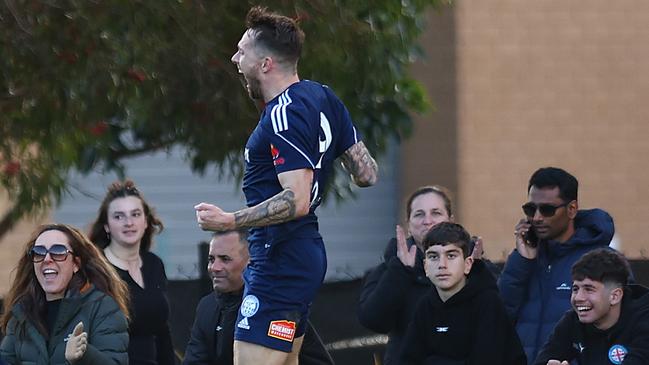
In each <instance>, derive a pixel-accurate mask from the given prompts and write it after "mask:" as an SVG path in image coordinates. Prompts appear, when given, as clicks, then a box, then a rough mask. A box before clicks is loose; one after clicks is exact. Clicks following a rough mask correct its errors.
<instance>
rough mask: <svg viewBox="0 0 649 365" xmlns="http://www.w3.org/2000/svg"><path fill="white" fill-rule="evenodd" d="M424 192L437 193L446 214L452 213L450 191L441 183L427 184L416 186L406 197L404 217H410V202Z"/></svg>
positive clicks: (450, 214)
mask: <svg viewBox="0 0 649 365" xmlns="http://www.w3.org/2000/svg"><path fill="white" fill-rule="evenodd" d="M425 194H437V195H439V197H440V198H442V200H444V208H446V213H448V216H449V217H450V216H452V215H453V206H452V205H453V204H452V201H451V192H450V191H449V190H448V189H447V188H445V187H443V186H441V185H427V186H421V187H419V188H417V190H415V191H414V192H413V193H412V194H410V196H409V197H408V201H407V203H406V218H407V219H410V213H412V202H413V201H414V200H415V199H416V198H417V197H418V196H421V195H425Z"/></svg>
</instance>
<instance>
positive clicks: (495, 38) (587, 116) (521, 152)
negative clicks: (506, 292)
mask: <svg viewBox="0 0 649 365" xmlns="http://www.w3.org/2000/svg"><path fill="white" fill-rule="evenodd" d="M451 19H452V20H451ZM430 24H431V26H430V28H429V31H428V32H427V35H426V37H425V40H424V46H425V48H426V51H427V52H428V54H429V57H430V60H428V61H426V62H425V63H422V64H419V65H417V67H416V70H417V73H418V74H423V75H426V76H425V77H424V78H423V80H424V81H425V82H426V83H427V85H428V87H429V90H430V91H431V95H432V97H433V99H434V100H435V102H436V104H437V109H438V112H437V113H433V114H430V115H427V116H423V117H421V118H419V120H418V125H417V129H416V130H415V134H414V137H413V138H412V139H411V140H410V141H408V143H406V145H405V146H404V147H403V148H402V153H403V155H402V159H403V160H404V169H403V174H404V176H405V177H404V181H405V182H406V183H404V184H403V185H402V196H403V198H405V196H406V195H407V193H409V192H410V191H412V188H413V187H414V186H418V185H422V184H426V183H447V184H450V185H451V188H454V189H455V192H456V195H457V200H458V206H457V212H458V214H457V217H458V219H459V221H460V222H461V223H463V224H464V225H466V226H467V227H468V228H469V230H470V231H472V232H474V233H477V234H480V235H482V236H484V238H485V240H486V244H487V250H488V255H489V256H490V257H491V258H492V259H496V260H500V259H502V258H504V255H505V254H506V253H507V252H509V251H510V250H511V247H512V246H513V240H512V232H513V227H514V224H515V222H516V221H517V220H518V219H519V217H520V216H521V214H520V206H521V205H522V203H524V202H525V201H526V191H525V189H526V186H527V179H528V178H529V176H530V174H531V173H532V172H533V171H534V170H535V169H536V168H538V167H541V166H548V165H555V166H559V167H563V168H565V169H567V170H568V171H570V172H572V173H573V174H574V175H575V176H576V177H577V178H578V179H579V181H580V200H579V201H580V206H581V207H582V208H591V207H601V208H604V209H606V210H607V211H609V212H610V213H611V214H612V215H613V217H614V219H615V223H616V228H617V237H616V240H617V241H618V242H619V245H620V248H621V250H622V251H624V252H625V253H626V254H627V255H628V256H630V257H632V258H640V257H642V256H644V250H643V247H645V246H647V243H648V242H647V241H649V239H647V238H646V236H647V235H646V234H645V231H646V228H645V227H646V226H647V224H646V222H647V221H649V202H648V199H646V198H645V197H644V195H643V194H642V193H643V192H644V190H645V188H646V187H647V186H649V169H647V164H648V162H649V161H648V157H647V156H649V144H648V143H647V138H648V137H649V120H648V119H649V103H647V102H646V101H645V100H644V99H645V98H646V96H647V95H649V63H647V62H646V60H647V59H649V27H647V26H646V25H647V24H649V2H646V1H639V0H638V1H620V2H609V1H590V2H587V3H585V2H570V1H568V2H559V1H549V0H544V1H516V0H488V1H457V2H455V6H454V7H453V8H451V9H446V10H445V11H444V12H442V14H441V15H440V14H431V17H430ZM448 26H452V27H453V29H449V28H448ZM441 37H447V38H446V39H447V40H451V39H452V40H453V41H454V45H449V44H446V46H443V47H441V46H440V44H444V39H442V40H440V38H441ZM444 60H454V61H455V62H446V63H445V62H444ZM451 78H453V79H454V85H449V82H450V79H451ZM452 124H455V127H452V126H451V125H452ZM436 128H447V129H453V128H455V129H456V130H455V138H454V139H452V136H449V135H438V136H434V135H431V134H430V131H431V130H434V129H436ZM449 139H450V140H451V141H452V143H455V146H456V149H455V151H453V149H452V148H449V153H448V154H447V155H443V156H437V155H435V153H426V152H423V151H418V152H417V154H416V155H415V154H413V151H415V150H424V151H425V150H426V148H428V146H430V145H432V144H435V145H437V144H441V145H447V144H449V143H451V142H449ZM431 141H432V142H431ZM413 156H416V157H413ZM422 159H423V160H425V159H433V160H436V161H438V162H436V164H435V165H432V169H433V170H432V171H426V172H425V173H423V174H422V172H421V170H420V166H421V165H422V164H421V161H422ZM453 159H455V161H453ZM440 161H446V162H444V163H442V162H440ZM423 165H424V166H425V165H426V164H423ZM454 184H455V185H456V186H453V185H454Z"/></svg>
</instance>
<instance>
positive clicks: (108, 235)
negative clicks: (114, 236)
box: [106, 231, 110, 243]
mask: <svg viewBox="0 0 649 365" xmlns="http://www.w3.org/2000/svg"><path fill="white" fill-rule="evenodd" d="M106 238H107V239H108V243H110V232H109V231H106Z"/></svg>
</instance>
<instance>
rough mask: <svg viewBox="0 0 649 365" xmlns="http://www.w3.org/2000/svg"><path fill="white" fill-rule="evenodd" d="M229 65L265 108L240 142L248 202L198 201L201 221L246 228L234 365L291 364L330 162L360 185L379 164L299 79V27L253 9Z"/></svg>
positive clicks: (310, 290)
mask: <svg viewBox="0 0 649 365" xmlns="http://www.w3.org/2000/svg"><path fill="white" fill-rule="evenodd" d="M246 26H247V30H246V31H245V32H244V34H243V36H242V37H241V40H240V41H239V44H238V47H237V52H236V53H235V54H234V56H232V62H234V64H235V65H236V66H237V68H238V69H239V72H240V73H241V74H242V75H243V77H244V79H245V81H246V89H247V91H248V94H249V95H250V97H251V98H252V99H254V100H261V101H263V102H264V103H265V104H266V106H265V109H264V111H263V113H262V115H261V119H260V120H259V123H258V125H257V127H256V128H255V130H254V131H253V132H252V134H251V135H250V137H249V139H248V142H247V144H246V148H245V153H244V157H245V161H246V170H245V174H244V179H243V191H244V194H245V196H246V201H247V205H248V208H245V209H242V210H239V211H236V212H225V211H223V210H222V209H220V208H219V207H217V206H215V205H212V204H207V203H200V204H198V205H196V207H195V209H196V216H197V220H198V224H199V226H200V227H201V228H202V229H204V230H210V231H227V230H235V229H239V228H245V227H250V228H251V230H250V236H249V239H248V240H249V243H250V249H249V251H250V263H249V265H248V268H247V269H246V271H245V273H244V281H245V289H244V299H243V302H242V304H241V308H240V311H239V315H238V318H237V326H236V329H235V342H234V357H235V364H238V365H248V364H251V365H252V364H255V365H256V364H297V355H298V353H299V351H300V347H301V344H302V340H303V334H304V327H305V323H306V319H307V314H308V310H309V306H310V303H311V302H312V300H313V298H314V297H315V294H316V291H317V290H318V288H319V287H320V285H321V284H322V280H323V279H324V275H325V272H326V256H325V250H324V244H323V242H322V238H321V236H320V234H319V233H318V221H317V217H316V215H315V209H316V207H317V206H318V205H319V204H320V200H321V194H322V190H323V188H324V184H325V183H326V178H327V175H328V173H329V172H330V170H331V168H332V164H333V162H334V160H335V159H336V158H338V157H341V159H342V163H343V166H344V167H345V168H346V170H347V171H348V172H349V173H350V174H351V177H352V180H353V181H354V183H355V184H356V185H358V186H370V185H373V184H374V183H375V182H376V179H377V170H378V167H377V164H376V162H375V161H374V159H373V158H372V156H371V155H370V153H369V152H368V150H367V148H366V147H365V145H364V144H363V142H361V141H360V139H359V136H358V134H357V132H356V129H355V128H354V126H353V124H352V121H351V118H350V116H349V113H348V111H347V109H346V108H345V106H344V105H343V104H342V102H341V101H340V100H339V99H338V98H337V97H336V95H334V93H333V92H332V91H331V90H330V89H329V88H328V87H326V86H324V85H321V84H319V83H317V82H313V81H306V80H300V78H299V77H298V74H297V62H298V59H299V57H300V52H301V48H302V43H303V40H304V33H303V32H302V30H301V29H300V28H299V27H298V25H297V24H296V23H295V21H294V20H292V19H290V18H288V17H285V16H282V15H279V14H276V13H272V12H269V11H268V10H266V9H265V8H261V7H254V8H252V9H251V10H250V11H249V12H248V15H247V17H246Z"/></svg>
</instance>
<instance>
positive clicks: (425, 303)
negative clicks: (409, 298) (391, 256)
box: [400, 222, 527, 365]
mask: <svg viewBox="0 0 649 365" xmlns="http://www.w3.org/2000/svg"><path fill="white" fill-rule="evenodd" d="M400 239H403V238H400ZM471 246H472V244H471V236H470V235H469V233H468V232H467V231H466V230H465V229H464V228H463V227H462V226H460V225H459V224H455V223H449V222H444V223H439V224H437V225H436V226H434V227H433V228H431V230H430V231H429V232H428V233H427V234H426V236H425V238H424V240H423V248H424V250H425V258H424V268H425V271H426V276H427V277H428V278H429V279H430V280H431V281H432V282H433V284H434V285H435V288H434V289H433V290H431V291H430V292H429V293H428V294H427V295H426V296H424V297H423V298H422V299H421V301H420V302H419V304H418V305H417V309H416V310H415V313H414V316H413V320H412V322H411V323H410V326H409V328H408V331H407V332H406V336H405V340H404V344H403V351H402V356H401V360H402V361H401V364H406V365H428V364H436V365H447V364H448V365H451V364H452V365H455V364H466V365H479V364H484V365H519V364H522V365H524V364H526V362H527V361H526V358H525V353H524V352H523V348H522V346H521V344H520V341H519V339H518V336H517V335H516V332H515V330H514V326H513V324H512V323H511V322H510V320H509V318H508V317H507V314H506V313H505V307H504V306H503V303H502V301H501V300H500V297H499V295H498V288H497V287H496V281H495V279H494V277H493V275H492V274H491V273H490V272H489V270H488V269H487V268H486V266H485V265H484V263H483V262H482V261H481V260H473V258H472V257H471V256H470V255H469V254H470V251H471Z"/></svg>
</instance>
